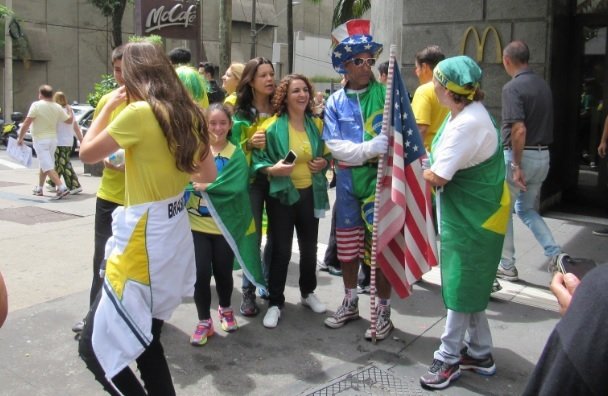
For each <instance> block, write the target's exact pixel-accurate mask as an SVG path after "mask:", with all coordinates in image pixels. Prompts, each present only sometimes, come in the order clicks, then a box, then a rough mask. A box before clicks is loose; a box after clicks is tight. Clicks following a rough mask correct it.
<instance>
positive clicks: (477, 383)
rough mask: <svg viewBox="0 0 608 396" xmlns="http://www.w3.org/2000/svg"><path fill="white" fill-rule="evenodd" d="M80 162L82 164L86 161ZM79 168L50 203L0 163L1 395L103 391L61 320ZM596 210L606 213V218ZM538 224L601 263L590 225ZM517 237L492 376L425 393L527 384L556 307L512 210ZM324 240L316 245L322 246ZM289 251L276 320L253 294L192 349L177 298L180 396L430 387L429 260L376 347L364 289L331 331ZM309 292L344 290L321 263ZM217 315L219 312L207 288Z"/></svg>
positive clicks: (498, 390) (166, 339)
mask: <svg viewBox="0 0 608 396" xmlns="http://www.w3.org/2000/svg"><path fill="white" fill-rule="evenodd" d="M77 171H78V172H82V167H81V166H80V167H77ZM80 179H81V183H82V184H83V188H84V192H83V193H82V194H80V195H78V196H69V197H67V198H66V199H65V200H60V201H48V198H44V197H42V198H40V197H34V196H32V195H31V186H32V185H33V184H34V183H33V182H34V181H35V180H36V172H35V171H34V170H31V169H23V170H6V171H0V235H1V236H0V241H2V244H1V245H0V246H2V247H3V251H2V257H3V259H2V260H0V271H2V273H3V274H4V277H5V279H6V282H7V286H8V288H9V304H10V307H9V310H10V311H9V317H8V319H7V322H6V323H5V325H4V327H3V328H2V329H0V354H1V356H2V358H1V359H0V395H12V396H21V395H24V396H25V395H32V394H35V395H66V396H72V395H74V396H76V395H82V394H87V395H90V396H94V395H102V394H104V393H103V392H102V391H101V388H100V386H98V384H97V383H96V382H95V381H94V380H93V376H92V375H91V374H90V373H89V372H88V371H87V370H86V368H85V366H84V364H83V363H82V361H81V360H80V359H79V358H78V356H77V351H76V349H77V342H76V341H75V340H74V336H73V333H72V332H71V330H70V328H71V326H72V324H73V323H74V322H76V321H77V320H79V319H81V318H82V316H83V315H84V314H85V312H86V309H87V305H88V291H89V285H90V281H91V260H92V252H93V223H94V211H95V191H96V187H97V185H98V183H99V178H94V177H89V176H81V177H80ZM332 191H333V190H332ZM332 194H333V192H332ZM329 220H330V219H324V220H322V221H321V225H320V232H319V235H320V236H319V240H320V241H321V242H326V241H327V233H328V230H329ZM587 220H589V219H587ZM591 220H593V221H596V222H597V223H598V224H599V223H602V224H606V222H605V219H591ZM547 222H548V224H549V227H550V228H551V229H552V231H553V232H554V235H555V237H556V239H557V241H558V242H559V243H561V244H562V245H563V248H564V250H565V251H567V252H569V253H570V254H571V255H572V256H575V257H584V258H589V259H593V260H596V261H598V262H600V263H604V262H606V261H607V257H608V244H606V239H605V238H602V237H597V236H593V235H592V234H591V231H592V230H593V229H594V228H597V227H598V225H597V224H592V223H589V222H579V221H574V220H559V219H555V218H550V219H547ZM34 223H35V224H34ZM515 235H516V247H517V259H518V262H517V266H518V269H519V272H520V278H521V279H522V280H521V281H520V282H517V283H509V282H501V283H502V285H503V287H504V289H503V291H502V292H501V293H498V295H497V296H496V298H493V299H492V301H491V302H490V305H489V307H488V311H487V312H488V317H489V318H490V326H491V329H492V334H493V337H494V344H495V350H494V358H495V360H496V365H497V368H498V371H497V374H496V375H495V376H493V377H489V378H487V377H482V376H479V375H476V374H473V373H469V372H463V375H462V377H461V378H460V379H459V380H458V381H456V382H455V383H454V384H453V385H452V386H450V387H449V388H447V389H446V390H444V391H438V392H433V393H435V394H442V395H515V394H520V393H521V391H522V390H523V387H524V386H525V384H526V381H527V378H528V376H529V374H530V372H531V371H532V369H533V367H534V364H535V362H536V361H537V360H538V357H539V356H540V353H541V351H542V348H543V346H544V343H545V341H546V339H547V337H548V335H549V333H550V332H551V330H552V329H553V327H554V325H555V323H556V322H557V320H558V319H559V316H558V315H557V313H556V310H557V305H556V303H555V301H554V300H553V298H552V296H551V294H550V292H549V291H548V283H549V281H550V275H549V274H548V273H547V272H546V265H547V262H548V261H547V259H545V258H544V256H543V255H542V251H541V249H540V247H539V246H538V245H537V243H536V241H534V239H533V237H532V234H531V233H530V232H529V231H528V230H527V229H526V228H525V226H524V225H523V224H522V223H521V222H519V220H517V221H516V222H515ZM324 246H325V245H324V244H323V243H321V244H320V245H319V252H318V255H319V256H322V254H323V253H324ZM294 250H295V252H294V256H293V257H292V264H291V270H290V273H289V276H288V280H287V288H286V299H287V301H286V305H285V309H284V310H283V311H282V316H281V319H280V321H279V325H278V327H277V328H276V329H273V330H268V329H265V328H264V327H263V326H262V319H263V314H264V312H265V310H266V305H265V303H264V302H262V303H261V308H262V313H261V314H260V315H259V316H258V317H255V318H245V317H242V316H240V315H237V320H238V323H239V326H240V328H239V330H238V331H237V332H235V333H232V334H227V333H224V332H222V331H221V330H219V329H218V332H217V333H216V335H214V336H213V337H211V338H210V340H209V342H208V344H207V345H206V346H204V347H202V348H195V347H192V346H190V345H189V343H188V339H189V336H190V333H191V332H192V330H193V329H194V325H195V323H196V310H195V307H194V303H193V301H192V300H191V299H189V300H187V301H185V302H184V303H183V304H182V305H181V306H180V307H179V308H178V309H177V310H176V312H175V314H174V315H173V318H172V319H171V320H170V321H168V322H167V323H166V325H165V327H164V329H163V330H164V331H163V344H164V347H165V352H166V354H167V357H168V361H169V364H170V367H171V373H172V375H173V378H174V383H175V386H176V390H177V394H178V395H186V396H189V395H203V394H204V395H243V394H250V395H309V394H314V395H331V394H340V395H365V394H373V395H382V394H387V395H388V394H391V395H395V394H402V395H410V394H412V395H424V394H427V392H426V391H424V390H422V389H421V388H420V387H419V385H418V377H419V376H420V375H421V374H422V373H424V371H425V370H426V368H427V366H428V364H429V363H430V362H431V360H432V354H433V351H434V350H435V349H436V348H437V347H438V345H439V337H440V335H441V332H442V331H443V327H444V324H445V308H444V307H443V303H442V300H441V293H440V286H439V277H438V272H437V271H436V270H434V271H432V272H431V273H429V274H427V275H425V278H424V279H425V280H424V282H421V283H419V284H416V285H415V286H414V294H413V295H412V296H411V297H410V298H408V299H406V300H399V299H398V298H394V299H393V300H392V303H393V315H392V319H393V321H394V324H395V327H396V328H395V330H394V331H393V333H392V334H391V337H390V338H388V339H386V340H384V341H380V342H378V343H377V344H375V345H374V344H372V343H370V342H368V341H366V340H365V339H364V338H363V333H364V332H365V330H366V328H367V327H368V326H369V297H368V296H365V295H363V296H361V297H360V301H359V308H360V312H361V316H362V319H361V320H358V321H355V322H353V323H349V324H348V325H347V326H345V327H344V328H342V329H337V330H332V329H328V328H326V327H325V326H324V325H323V320H324V319H325V317H326V315H319V314H314V313H313V312H311V311H310V310H309V309H306V308H304V307H302V305H301V304H300V303H299V301H300V296H299V290H298V276H297V268H296V267H297V260H298V254H297V249H294ZM240 283H241V274H240V272H237V273H235V283H234V284H235V289H234V293H233V301H232V304H233V306H234V307H238V306H239V304H240V300H241V297H240ZM316 294H317V295H318V296H319V298H320V300H321V301H323V302H325V303H326V304H327V306H328V309H329V310H330V311H331V312H333V310H335V309H336V308H337V307H338V305H339V304H340V302H341V300H342V296H343V289H342V281H341V279H340V278H339V277H335V276H331V275H329V274H327V273H326V272H320V273H319V276H318V288H317V291H316ZM258 302H260V300H258ZM212 317H213V318H217V298H216V297H214V301H213V302H212ZM216 323H217V322H216Z"/></svg>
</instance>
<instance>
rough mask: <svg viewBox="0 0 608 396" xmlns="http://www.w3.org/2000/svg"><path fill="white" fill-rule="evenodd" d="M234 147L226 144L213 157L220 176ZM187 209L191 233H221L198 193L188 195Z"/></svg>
mask: <svg viewBox="0 0 608 396" xmlns="http://www.w3.org/2000/svg"><path fill="white" fill-rule="evenodd" d="M235 150H236V146H235V145H234V144H232V143H228V144H227V145H226V147H224V149H223V150H222V151H220V152H219V153H217V154H216V155H215V157H214V159H215V166H216V167H217V173H218V174H220V173H221V172H222V169H224V167H225V166H226V165H227V164H228V161H229V160H230V158H231V157H232V154H234V151H235ZM186 208H187V209H188V217H189V218H190V227H191V228H192V231H197V232H204V233H206V234H214V235H220V234H221V233H222V232H221V231H220V229H219V228H218V227H217V224H216V223H215V220H213V217H211V214H210V213H209V209H208V208H207V202H205V199H204V198H203V196H202V194H201V193H199V192H193V193H190V198H189V199H188V202H187V203H186Z"/></svg>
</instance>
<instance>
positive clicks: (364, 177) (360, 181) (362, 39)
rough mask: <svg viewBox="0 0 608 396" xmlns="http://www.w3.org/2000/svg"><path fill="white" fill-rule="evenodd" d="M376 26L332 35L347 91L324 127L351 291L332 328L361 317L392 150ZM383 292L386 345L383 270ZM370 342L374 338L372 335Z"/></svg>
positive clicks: (353, 25)
mask: <svg viewBox="0 0 608 396" xmlns="http://www.w3.org/2000/svg"><path fill="white" fill-rule="evenodd" d="M370 27H371V26H370V21H368V20H363V19H354V20H350V21H348V22H346V23H345V24H343V25H340V26H338V27H337V28H336V29H335V30H334V31H333V32H332V38H333V40H334V44H335V47H334V49H333V51H332V56H331V61H332V64H333V67H334V69H335V70H336V72H338V73H340V74H344V76H345V79H346V85H345V86H344V88H342V89H340V90H339V91H337V92H335V93H334V94H333V95H331V96H330V97H329V99H328V100H327V104H326V107H325V118H324V127H323V139H324V140H325V143H326V144H327V147H329V149H330V150H331V153H332V155H333V157H334V160H336V161H337V164H336V175H337V184H336V203H335V205H336V242H337V246H338V259H339V260H340V262H341V263H342V278H343V281H344V291H345V297H344V300H343V302H342V305H341V306H340V307H339V308H338V309H337V310H336V312H335V313H334V314H333V315H332V316H330V317H328V318H327V319H326V320H325V325H326V326H327V327H330V328H332V329H337V328H340V327H342V326H344V325H345V324H346V323H347V322H349V321H351V320H355V319H358V318H359V309H358V297H357V271H358V269H359V261H360V260H361V259H363V260H364V262H365V264H367V265H369V263H370V257H371V231H372V224H373V212H374V198H375V197H374V195H375V192H376V175H377V166H378V155H380V154H384V153H386V151H387V148H388V138H387V137H386V136H385V135H382V134H381V133H380V131H381V126H382V113H383V109H384V97H385V93H386V89H385V87H384V85H382V84H380V83H379V82H377V81H376V80H375V79H374V75H373V72H372V67H373V66H374V65H375V64H376V60H377V57H378V54H380V52H381V51H382V44H379V43H376V42H374V40H373V38H372V36H371V35H370ZM377 288H378V297H379V298H380V301H379V304H378V312H377V313H378V322H377V334H376V338H377V339H380V340H381V339H384V338H386V337H387V336H388V334H389V333H390V331H391V330H392V329H393V324H392V322H391V319H390V314H391V312H390V295H391V286H390V284H389V283H388V281H387V279H386V278H385V277H384V275H383V274H382V272H381V271H378V272H377ZM365 337H366V338H368V339H371V330H369V329H368V330H367V331H366V332H365Z"/></svg>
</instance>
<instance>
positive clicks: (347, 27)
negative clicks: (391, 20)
mask: <svg viewBox="0 0 608 396" xmlns="http://www.w3.org/2000/svg"><path fill="white" fill-rule="evenodd" d="M370 30H371V23H370V21H369V20H367V19H351V20H350V21H347V22H346V23H343V24H342V25H340V26H338V27H337V28H335V29H334V30H333V31H332V32H331V38H332V40H333V43H334V45H335V47H334V49H333V50H332V53H331V63H332V65H333V67H334V70H335V71H337V72H338V73H340V74H344V73H346V71H345V70H344V64H345V63H346V62H347V61H349V60H351V59H352V58H353V57H354V56H355V55H358V54H360V53H362V52H369V53H371V54H372V55H373V56H374V57H376V56H378V54H380V52H382V44H378V43H376V42H374V41H373V40H374V39H373V38H372V36H371V34H370Z"/></svg>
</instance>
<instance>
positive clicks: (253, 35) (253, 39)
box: [250, 0, 258, 59]
mask: <svg viewBox="0 0 608 396" xmlns="http://www.w3.org/2000/svg"><path fill="white" fill-rule="evenodd" d="M256 3H257V0H253V1H252V2H251V53H250V58H251V59H253V58H255V52H256V51H255V42H256V40H257V37H256V36H257V34H258V32H257V31H256V24H255V5H256Z"/></svg>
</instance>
